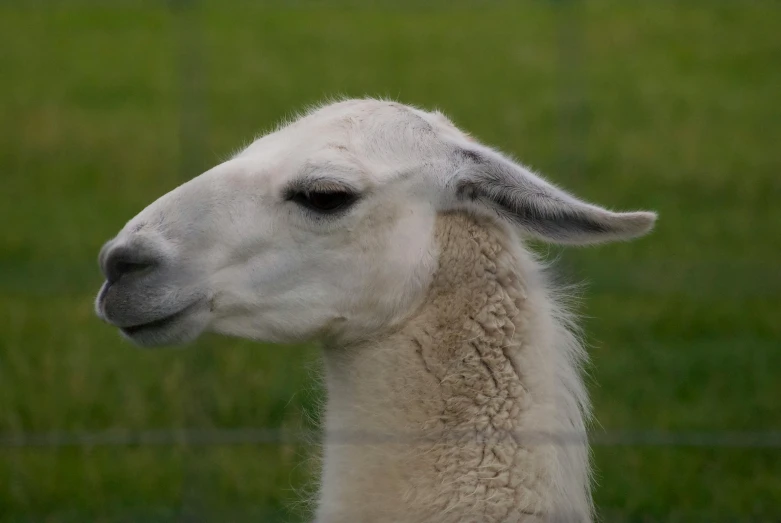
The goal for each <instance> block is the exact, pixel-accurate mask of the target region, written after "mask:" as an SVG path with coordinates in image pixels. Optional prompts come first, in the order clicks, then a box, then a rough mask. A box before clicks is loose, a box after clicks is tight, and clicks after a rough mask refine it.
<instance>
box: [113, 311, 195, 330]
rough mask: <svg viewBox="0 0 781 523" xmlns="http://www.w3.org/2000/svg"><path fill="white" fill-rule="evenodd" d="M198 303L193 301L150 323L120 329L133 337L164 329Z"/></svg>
mask: <svg viewBox="0 0 781 523" xmlns="http://www.w3.org/2000/svg"><path fill="white" fill-rule="evenodd" d="M196 305H197V304H196V303H193V304H191V305H188V306H187V307H185V308H184V309H182V310H180V311H179V312H175V313H173V314H171V315H169V316H165V317H163V318H160V319H157V320H154V321H150V322H148V323H142V324H141V325H133V326H131V327H120V329H119V330H121V331H122V333H123V334H125V335H126V336H128V337H131V338H132V337H133V336H136V335H138V334H140V333H142V332H147V331H155V330H164V329H165V328H167V327H169V326H170V325H172V324H174V323H175V322H176V321H177V320H179V319H180V318H183V317H185V316H186V315H187V314H188V313H189V312H190V310H192V308H193V307H194V306H196Z"/></svg>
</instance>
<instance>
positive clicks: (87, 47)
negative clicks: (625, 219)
mask: <svg viewBox="0 0 781 523" xmlns="http://www.w3.org/2000/svg"><path fill="white" fill-rule="evenodd" d="M354 4H356V5H358V4H357V3H356V2H354ZM472 4H475V5H477V7H475V5H472V6H470V5H469V2H458V3H457V5H456V6H455V7H452V6H451V7H449V8H444V7H443V6H442V5H440V6H436V5H434V4H433V3H432V2H428V3H426V4H425V5H426V7H414V6H413V4H412V3H411V2H410V3H409V5H408V6H406V7H403V6H400V4H392V3H390V2H387V3H376V4H375V7H373V8H371V9H370V8H367V7H360V6H359V7H345V8H343V9H342V8H338V9H337V8H335V7H333V5H334V4H329V5H331V6H332V7H328V8H326V7H323V6H322V5H323V4H318V5H320V6H319V7H318V6H315V7H312V8H309V7H301V6H300V4H299V7H290V8H281V7H270V6H268V5H267V6H265V7H259V6H253V5H252V4H250V3H248V2H245V3H242V2H223V3H220V4H219V5H218V3H217V2H216V1H215V2H213V3H206V4H205V5H203V6H202V8H201V9H199V10H198V11H197V12H195V13H190V14H185V15H183V17H175V16H173V15H172V14H171V12H170V11H168V10H167V9H166V8H165V7H164V6H163V5H162V3H160V4H157V3H154V2H151V1H150V2H137V3H133V2H130V1H126V2H117V3H116V4H114V6H113V7H105V6H101V5H102V4H100V3H97V2H82V3H78V2H67V3H66V2H34V3H29V4H26V5H22V3H21V1H19V2H16V3H14V2H11V3H8V2H5V3H2V4H0V48H1V49H2V50H3V51H2V52H0V71H2V75H3V77H4V80H3V81H2V82H0V111H1V113H0V114H2V118H0V194H2V199H1V200H0V223H2V224H3V226H2V227H0V433H3V434H6V435H8V434H13V433H18V432H34V431H51V430H64V431H73V430H106V429H150V428H151V429H159V428H171V427H172V428H182V427H187V426H191V427H193V426H194V427H218V428H229V427H298V426H301V425H302V424H306V422H305V421H302V417H303V415H302V413H304V412H312V411H314V410H315V405H316V402H317V398H318V395H319V392H318V390H317V389H316V387H315V386H314V385H312V384H311V381H310V380H309V377H310V376H309V373H310V372H311V369H312V368H313V367H315V366H316V361H317V352H316V350H315V349H313V348H311V347H271V346H269V347H264V346H257V345H252V344H249V343H243V342H239V341H235V340H226V339H216V338H209V339H205V340H203V341H202V342H200V343H199V344H198V346H197V347H196V348H194V349H191V350H189V351H180V350H171V351H139V350H137V349H134V348H132V347H130V346H129V345H128V344H126V343H123V342H121V341H120V340H119V339H118V335H117V334H116V333H115V332H114V331H113V330H112V329H111V328H109V327H107V326H105V325H103V324H101V323H100V322H99V321H98V320H97V319H96V318H94V317H93V314H92V304H91V301H92V298H93V295H94V293H95V292H96V290H97V288H98V285H99V282H100V276H99V274H98V271H97V267H96V263H95V258H96V254H97V251H98V248H99V247H100V245H101V243H102V242H103V241H104V240H106V239H107V238H109V237H110V236H111V235H112V234H113V233H114V232H116V230H118V229H119V227H121V225H122V224H123V223H124V221H125V220H127V219H128V218H130V217H131V216H132V215H134V214H135V213H136V212H137V211H139V210H140V209H141V208H142V207H143V206H144V205H146V204H147V203H149V202H150V201H151V200H152V199H154V198H156V197H157V196H158V195H160V194H162V193H164V192H165V191H167V190H169V189H171V188H173V187H174V186H175V185H177V184H178V183H179V182H181V181H182V180H183V179H185V178H186V177H187V176H191V175H194V174H197V173H198V172H199V171H200V170H202V169H204V168H206V167H208V166H210V165H212V164H214V163H217V162H219V161H220V160H221V159H223V158H225V157H226V156H227V155H228V154H230V153H231V152H232V151H234V150H235V149H236V148H237V147H238V146H239V145H241V144H243V143H246V141H247V140H248V139H250V138H251V137H252V136H253V135H255V134H257V133H258V132H260V131H262V130H264V129H267V128H268V127H269V126H271V125H272V124H274V123H275V122H276V121H278V120H279V119H280V118H282V117H284V116H285V115H289V114H290V113H291V112H293V111H296V110H299V109H301V108H302V107H303V106H305V105H306V104H310V103H314V102H317V101H319V100H322V99H323V98H325V97H328V96H334V95H337V94H343V95H349V96H361V95H375V96H389V97H394V98H397V99H399V100H401V101H404V102H407V103H414V104H419V105H422V106H425V107H439V108H441V109H443V110H444V111H445V112H447V113H448V114H450V115H452V117H453V118H454V120H455V121H456V122H457V123H459V124H460V125H462V126H463V127H465V128H466V129H469V130H470V131H472V132H473V133H474V134H475V135H477V136H478V137H480V138H481V139H483V140H485V141H487V142H489V143H492V144H496V145H498V146H499V147H501V148H502V149H504V150H506V151H508V152H511V153H513V154H515V155H517V156H518V157H520V158H522V159H523V160H524V161H525V162H527V163H529V164H531V165H533V166H534V167H536V168H537V169H539V170H540V171H542V172H544V173H547V174H548V175H549V176H550V177H551V178H552V179H554V180H556V181H558V182H560V183H561V184H563V185H564V186H565V187H567V188H569V189H571V190H572V191H574V192H576V193H577V194H580V195H582V196H583V197H586V198H590V199H593V200H595V201H599V202H601V203H604V204H606V205H609V206H610V205H612V206H615V207H621V208H653V209H656V210H658V211H659V212H660V215H661V221H660V222H659V226H658V229H657V231H656V232H655V233H654V235H653V236H651V237H649V238H647V239H644V240H642V241H640V242H636V243H631V244H626V245H615V246H606V247H601V248H595V249H591V250H582V251H564V252H560V251H558V250H552V251H551V255H552V256H560V257H561V262H562V263H561V265H562V268H563V270H564V272H565V273H568V274H570V275H571V276H572V277H574V278H575V279H585V280H587V281H588V282H589V287H588V290H587V292H586V293H585V297H584V300H583V304H582V306H583V308H584V310H585V311H586V312H587V315H588V319H587V320H586V322H585V324H586V329H587V332H588V339H589V343H590V346H591V349H590V352H591V354H592V356H593V365H592V368H591V374H592V376H593V380H592V382H593V383H592V385H591V392H592V395H593V398H594V402H595V408H596V414H597V417H598V419H599V422H600V425H599V426H598V427H596V430H597V431H600V430H603V429H604V430H607V431H613V430H646V429H649V430H661V431H668V430H669V431H716V432H719V431H781V321H780V318H781V272H780V271H779V265H778V264H779V260H780V259H781V241H779V233H781V205H779V201H780V200H781V176H780V175H779V174H780V173H781V150H780V149H779V142H781V98H779V93H781V67H779V64H781V36H779V34H780V33H779V26H781V8H779V6H778V4H777V3H775V2H772V1H770V0H768V1H752V2H748V1H745V2H743V1H739V0H734V1H727V0H722V1H717V2H711V3H706V2H689V3H683V2H672V1H662V2H654V3H650V2H618V1H615V2H607V1H601V0H600V1H596V2H592V3H589V4H588V6H587V7H586V6H582V5H579V4H577V3H576V2H564V1H561V2H543V1H536V2H528V3H509V2H507V3H497V2H494V3H483V2H472ZM183 20H184V21H183ZM181 78H184V79H185V81H184V82H180V79H181ZM193 104H196V105H197V106H198V107H197V110H195V111H190V110H187V111H186V112H185V113H184V114H182V111H183V110H185V109H187V108H188V107H190V106H191V105H193ZM180 127H181V129H180ZM180 137H181V138H183V139H184V141H185V146H184V148H180V145H179V142H180ZM188 144H189V145H188ZM308 452H309V448H308V447H307V446H305V445H295V444H286V445H272V444H267V445H236V446H225V447H208V448H195V449H193V448H188V447H186V446H174V447H129V448H127V447H94V448H63V449H16V450H12V449H8V448H0V520H2V521H9V522H10V521H20V522H21V521H47V522H50V521H51V522H64V521H173V520H177V519H178V518H181V517H182V516H183V515H184V516H186V515H187V514H188V513H190V514H199V515H200V516H201V517H200V519H197V518H196V519H195V520H196V521H197V520H201V521H211V520H216V521H250V520H260V521H270V520H275V519H280V520H282V519H290V520H296V519H297V518H298V517H299V514H300V513H301V511H302V509H301V508H300V507H298V508H297V507H296V505H295V500H297V499H300V497H301V496H300V492H301V490H302V488H303V485H304V484H305V481H306V478H307V476H308V473H307V470H308V463H309V458H308V456H309V453H308ZM595 458H596V465H597V479H598V486H597V489H596V501H597V504H598V506H599V507H600V511H601V512H602V514H603V515H604V517H605V519H606V520H608V521H610V520H624V519H626V520H631V521H646V520H650V518H657V519H659V520H664V521H668V520H670V521H695V520H696V521H713V520H721V521H737V520H741V521H749V520H752V521H778V520H779V519H780V518H781V449H779V448H775V449H767V448H766V449H761V448H740V447H736V448H719V447H707V446H706V447H674V448H671V447H649V446H621V447H615V446H601V447H598V448H596V450H595ZM643 518H649V519H643Z"/></svg>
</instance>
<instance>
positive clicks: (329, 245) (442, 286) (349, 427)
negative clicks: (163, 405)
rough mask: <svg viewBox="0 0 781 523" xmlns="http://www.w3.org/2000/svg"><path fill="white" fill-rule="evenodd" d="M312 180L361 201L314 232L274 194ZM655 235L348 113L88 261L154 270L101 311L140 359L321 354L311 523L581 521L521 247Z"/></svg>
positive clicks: (482, 151)
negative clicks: (241, 347) (217, 342)
mask: <svg viewBox="0 0 781 523" xmlns="http://www.w3.org/2000/svg"><path fill="white" fill-rule="evenodd" d="M318 184H320V185H319V187H322V186H327V187H340V188H345V189H349V191H350V192H353V193H356V194H358V195H359V198H358V200H357V202H356V203H355V204H354V205H352V206H351V207H350V208H349V209H347V210H346V211H345V212H342V213H339V214H338V215H334V216H327V217H326V216H322V215H319V214H317V213H316V212H314V211H311V210H307V209H305V208H303V207H302V206H301V205H299V204H298V203H296V202H295V201H291V200H290V199H286V198H285V194H288V193H289V192H290V191H289V189H290V188H291V187H303V188H305V189H306V188H311V187H318ZM306 190H308V189H306ZM653 220H654V215H653V214H651V213H611V212H609V211H606V210H604V209H602V208H599V207H596V206H592V205H588V204H585V203H583V202H580V201H579V200H577V199H575V198H574V197H572V196H570V195H568V194H566V193H564V192H563V191H561V190H559V189H557V188H555V187H554V186H552V185H550V184H548V183H547V182H545V181H544V180H542V179H541V178H540V177H538V176H536V175H534V174H533V173H531V172H530V171H528V170H527V169H525V168H523V167H522V166H520V165H518V164H516V163H513V162H511V161H510V160H508V159H506V158H505V157H503V156H501V155H500V154H499V153H497V152H495V151H493V150H491V149H489V148H487V147H485V146H482V145H480V144H477V143H475V142H474V141H473V140H472V139H471V138H469V137H468V136H467V135H466V134H464V133H462V132H461V131H459V130H458V129H457V128H456V127H455V126H454V125H453V124H452V123H451V122H450V121H449V120H447V119H446V118H445V117H444V116H443V115H441V114H440V113H428V112H424V111H420V110H418V109H414V108H411V107H408V106H404V105H400V104H397V103H393V102H385V101H377V100H350V101H344V102H340V103H335V104H332V105H328V106H325V107H322V108H319V109H316V110H313V111H311V112H310V113H308V114H307V115H306V116H304V117H302V118H300V119H298V120H296V121H294V122H292V123H290V124H288V125H286V126H284V127H282V128H280V129H279V130H277V131H276V132H273V133H271V134H268V135H266V136H264V137H262V138H260V139H258V140H257V141H255V142H254V143H252V144H251V145H250V146H249V147H247V148H246V149H244V150H243V151H241V152H240V153H239V154H237V155H236V156H235V157H233V158H231V159H230V160H228V161H227V162H225V163H223V164H221V165H219V166H217V167H215V168H214V169H212V170H210V171H208V172H207V173H204V174H203V175H201V176H199V177H197V178H195V179H193V180H191V181H189V182H188V183H186V184H184V185H182V186H181V187H179V188H177V189H175V190H174V191H172V192H170V193H169V194H166V195H165V196H163V197H162V198H160V199H159V200H157V201H156V202H154V203H153V204H151V205H150V206H149V207H147V208H146V209H145V210H144V211H142V212H141V213H140V214H139V215H138V216H136V217H135V218H134V219H132V220H131V221H130V222H129V223H128V224H127V225H126V226H125V228H124V229H123V230H122V231H121V232H120V233H119V235H118V236H117V237H116V238H115V239H114V240H112V241H111V242H109V244H107V245H106V247H104V251H103V252H102V254H101V261H102V263H104V265H105V264H108V263H110V262H109V261H107V260H109V259H110V258H111V257H112V255H115V253H117V252H118V251H119V250H124V251H126V252H133V253H135V252H138V253H143V255H144V259H145V260H146V259H152V260H154V263H153V265H152V266H151V268H148V269H146V270H145V271H141V272H139V273H135V274H127V275H123V276H122V277H121V278H118V279H115V280H114V281H111V282H109V283H107V284H106V285H104V288H103V289H102V290H101V293H100V295H99V297H98V300H97V302H96V308H97V311H98V314H99V315H100V316H101V317H103V318H104V319H106V320H107V321H109V322H110V323H112V324H114V325H117V326H118V327H120V328H122V329H123V332H124V333H125V334H126V335H127V336H128V337H130V338H131V339H132V340H133V341H135V342H137V343H139V344H143V345H156V344H171V343H181V342H186V341H190V340H192V339H194V338H196V337H197V336H198V335H199V334H200V333H201V332H203V331H205V330H209V331H214V332H220V333H224V334H228V335H233V336H240V337H246V338H252V339H256V340H262V341H272V342H291V341H299V340H308V339H323V340H326V342H327V343H326V349H325V359H326V371H327V387H328V396H329V399H328V407H327V413H326V414H327V415H326V441H325V461H324V471H323V484H322V494H321V499H320V503H319V509H318V521H323V522H326V521H329V522H330V521H354V522H358V521H552V520H566V521H590V519H591V501H590V494H589V487H588V481H589V480H588V458H587V448H586V446H585V442H584V441H578V440H577V438H582V437H584V430H585V428H584V427H585V417H586V415H587V414H586V413H587V410H588V409H587V404H588V402H587V398H586V393H585V390H584V387H583V384H582V381H581V378H580V375H579V368H580V367H579V365H580V361H581V359H582V358H583V354H582V349H581V348H580V345H579V344H578V342H577V340H576V338H575V337H574V336H573V335H572V334H571V331H570V329H569V328H568V323H569V320H568V318H567V315H566V313H564V312H562V309H561V307H560V306H559V305H557V302H556V300H555V299H554V297H553V296H552V294H551V292H550V290H549V289H548V286H547V285H546V284H545V280H544V277H543V273H542V270H541V268H540V266H539V264H538V263H537V262H536V261H535V260H534V258H533V257H532V255H531V254H530V253H529V252H528V251H527V250H526V249H525V248H524V246H523V243H522V237H524V236H534V237H538V238H542V239H544V240H547V241H553V242H559V243H581V244H585V243H595V242H599V241H607V240H615V239H627V238H631V237H634V236H639V235H641V234H643V233H645V232H647V231H648V230H649V229H650V228H651V226H652V224H653ZM139 256H140V254H139ZM115 257H116V256H115ZM104 270H105V268H104ZM182 311H183V312H182ZM172 315H175V316H172ZM151 322H154V323H151ZM340 438H342V439H340ZM389 438H390V439H389ZM394 438H396V439H394ZM399 438H400V439H399ZM405 438H407V439H405ZM409 438H412V439H411V440H410V439H409ZM557 438H559V439H561V438H564V439H565V440H566V441H558V440H557ZM573 438H575V440H573ZM489 472H490V474H489Z"/></svg>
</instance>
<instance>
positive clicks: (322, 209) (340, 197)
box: [290, 191, 356, 214]
mask: <svg viewBox="0 0 781 523" xmlns="http://www.w3.org/2000/svg"><path fill="white" fill-rule="evenodd" d="M290 199H291V200H293V201H294V202H296V203H297V204H299V205H301V206H303V207H306V208H307V209H310V210H313V211H317V212H319V213H323V214H326V213H333V212H336V211H338V210H340V209H344V208H345V207H347V206H349V205H350V204H352V203H353V202H355V200H356V196H355V194H353V193H351V192H347V191H318V192H299V193H296V194H294V195H293V196H292V197H291V198H290Z"/></svg>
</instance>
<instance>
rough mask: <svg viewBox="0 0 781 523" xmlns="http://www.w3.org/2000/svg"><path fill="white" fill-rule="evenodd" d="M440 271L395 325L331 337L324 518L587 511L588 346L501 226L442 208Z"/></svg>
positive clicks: (481, 517) (569, 517)
mask: <svg viewBox="0 0 781 523" xmlns="http://www.w3.org/2000/svg"><path fill="white" fill-rule="evenodd" d="M436 237H437V241H438V246H439V251H440V258H439V260H440V263H439V269H438V272H437V274H436V275H435V277H434V280H433V282H432V284H431V286H430V288H429V289H428V293H427V296H426V299H425V300H424V304H423V305H422V306H421V307H420V308H419V309H418V311H417V312H416V313H415V314H414V315H413V317H411V318H410V319H409V320H408V321H406V322H405V323H404V324H403V325H402V326H401V327H400V328H398V329H397V330H395V331H394V332H392V333H390V334H388V335H386V336H384V337H382V338H381V339H375V340H372V341H367V342H363V343H361V344H358V345H355V346H349V347H341V348H328V349H327V350H326V356H325V359H326V374H327V389H328V404H327V410H326V440H325V456H324V464H323V478H322V487H321V488H322V491H321V500H320V506H319V511H318V521H322V522H330V521H355V522H360V521H405V522H408V521H421V522H422V521H437V522H445V521H472V520H474V521H497V522H498V521H502V522H505V521H590V519H591V505H590V495H589V489H588V462H587V461H588V460H587V450H586V447H585V444H583V443H578V442H573V441H567V442H566V444H564V445H562V444H560V443H561V442H559V444H556V442H555V441H552V439H551V434H561V433H565V434H567V435H572V434H573V433H580V432H582V431H583V430H584V421H583V419H584V414H583V413H584V410H585V403H586V401H585V392H584V390H583V386H582V382H581V380H580V378H579V375H578V365H579V360H580V348H579V346H578V344H577V343H576V341H575V339H574V338H573V336H572V335H571V334H570V333H569V332H568V331H567V329H566V328H565V327H564V326H563V325H562V323H561V321H560V320H559V319H558V314H557V309H556V306H555V304H554V302H553V301H552V299H551V298H550V297H549V296H548V293H547V291H546V289H545V286H544V283H543V280H542V278H541V275H540V273H539V269H538V267H537V265H536V263H535V262H534V261H533V259H532V258H531V257H530V255H529V254H528V253H526V252H525V251H523V250H522V249H521V248H520V247H519V246H518V242H517V240H515V239H514V238H511V237H510V236H509V235H508V234H507V233H505V232H504V231H503V230H502V229H500V228H499V227H498V226H496V225H493V224H490V223H485V222H481V221H478V220H476V219H474V218H469V217H466V216H464V215H455V214H454V215H443V216H440V217H439V218H438V222H437V227H436Z"/></svg>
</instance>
